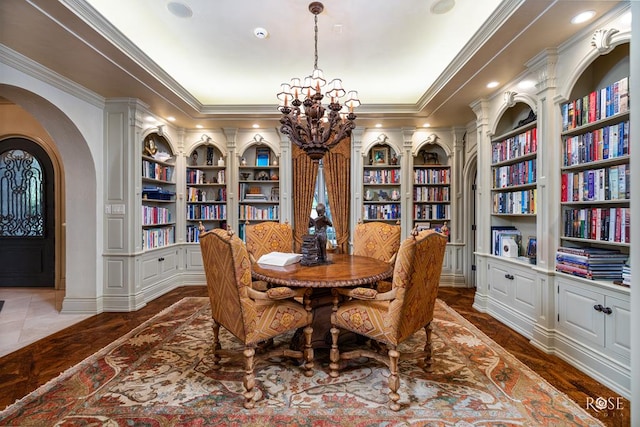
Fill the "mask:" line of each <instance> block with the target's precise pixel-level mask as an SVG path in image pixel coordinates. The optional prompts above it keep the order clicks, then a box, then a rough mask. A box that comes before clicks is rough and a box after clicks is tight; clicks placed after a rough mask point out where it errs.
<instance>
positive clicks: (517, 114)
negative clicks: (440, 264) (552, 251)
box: [491, 102, 539, 263]
mask: <svg viewBox="0 0 640 427" xmlns="http://www.w3.org/2000/svg"><path fill="white" fill-rule="evenodd" d="M538 142H539V141H538V128H537V120H536V115H535V113H534V111H533V110H532V108H531V107H530V106H529V105H528V104H526V103H524V102H516V103H515V104H514V105H513V106H511V107H510V108H508V109H507V110H505V112H504V113H503V115H502V116H501V118H500V120H499V121H498V123H497V126H496V136H494V137H492V138H491V254H493V255H497V256H505V257H509V258H515V259H517V258H518V257H520V259H521V260H523V261H527V262H529V261H530V262H532V263H535V251H533V252H532V251H531V249H532V248H533V245H535V242H536V241H537V238H536V213H537V191H538V190H537V180H538V154H537V153H538ZM503 240H504V241H505V242H506V243H504V242H503ZM514 243H515V244H514ZM527 256H528V257H533V258H534V259H531V260H525V258H526V257H527Z"/></svg>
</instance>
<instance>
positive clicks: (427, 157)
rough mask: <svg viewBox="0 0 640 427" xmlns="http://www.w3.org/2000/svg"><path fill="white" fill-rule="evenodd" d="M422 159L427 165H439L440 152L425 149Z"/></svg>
mask: <svg viewBox="0 0 640 427" xmlns="http://www.w3.org/2000/svg"><path fill="white" fill-rule="evenodd" d="M422 159H423V161H424V164H425V165H438V164H440V160H439V159H438V153H434V152H431V151H423V152H422Z"/></svg>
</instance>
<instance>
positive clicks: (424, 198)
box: [413, 187, 450, 202]
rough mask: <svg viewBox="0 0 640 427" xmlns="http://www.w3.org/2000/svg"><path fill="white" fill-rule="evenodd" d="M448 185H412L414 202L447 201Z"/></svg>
mask: <svg viewBox="0 0 640 427" xmlns="http://www.w3.org/2000/svg"><path fill="white" fill-rule="evenodd" d="M449 200H450V199H449V187H414V189H413V201H414V202H448V201H449Z"/></svg>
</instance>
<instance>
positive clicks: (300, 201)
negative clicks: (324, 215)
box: [291, 144, 335, 252]
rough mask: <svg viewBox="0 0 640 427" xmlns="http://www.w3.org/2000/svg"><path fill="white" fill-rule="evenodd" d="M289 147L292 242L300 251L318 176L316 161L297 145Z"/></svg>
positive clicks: (307, 231)
mask: <svg viewBox="0 0 640 427" xmlns="http://www.w3.org/2000/svg"><path fill="white" fill-rule="evenodd" d="M291 148H292V151H291V154H292V176H293V227H294V232H293V239H294V242H293V244H294V247H295V248H294V250H295V252H300V247H301V245H302V236H304V235H305V234H308V233H309V215H310V214H311V206H312V205H313V193H314V191H315V187H316V178H317V176H318V163H315V162H314V161H313V160H311V159H310V158H309V156H307V154H306V153H305V152H304V151H303V150H302V149H301V148H299V147H298V146H296V145H293V144H292V147H291ZM332 210H333V206H332ZM334 226H335V222H334Z"/></svg>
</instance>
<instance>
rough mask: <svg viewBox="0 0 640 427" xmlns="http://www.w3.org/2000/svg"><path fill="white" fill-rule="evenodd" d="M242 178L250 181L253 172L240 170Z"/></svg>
mask: <svg viewBox="0 0 640 427" xmlns="http://www.w3.org/2000/svg"><path fill="white" fill-rule="evenodd" d="M240 178H241V179H242V180H243V181H248V180H250V179H251V172H240Z"/></svg>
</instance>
